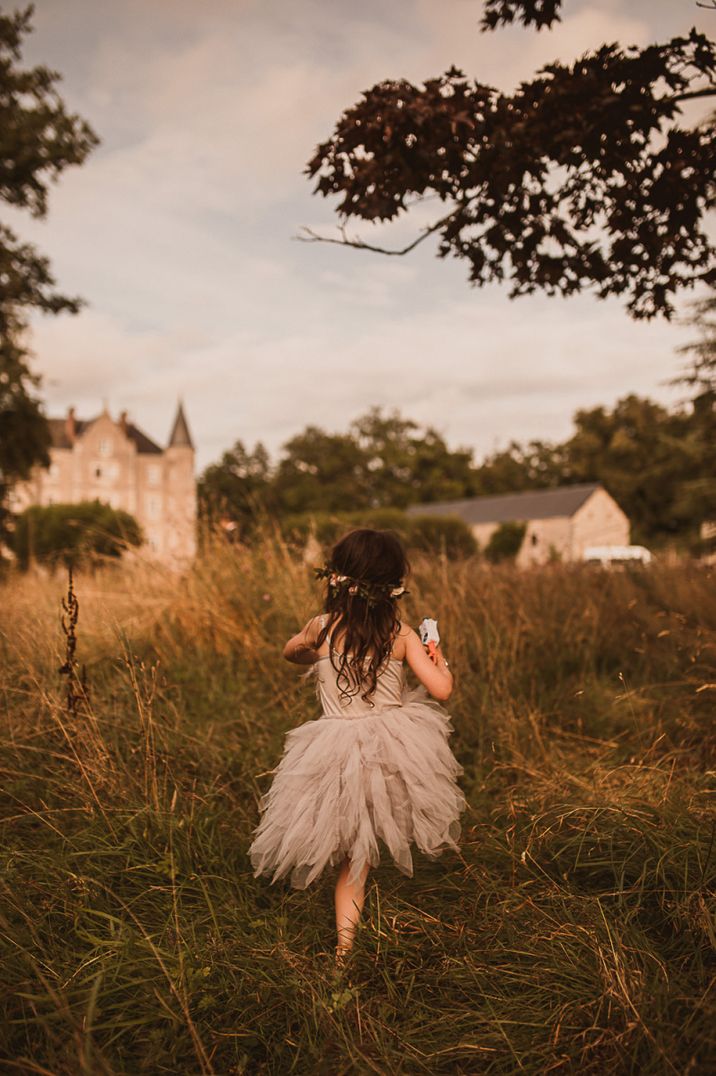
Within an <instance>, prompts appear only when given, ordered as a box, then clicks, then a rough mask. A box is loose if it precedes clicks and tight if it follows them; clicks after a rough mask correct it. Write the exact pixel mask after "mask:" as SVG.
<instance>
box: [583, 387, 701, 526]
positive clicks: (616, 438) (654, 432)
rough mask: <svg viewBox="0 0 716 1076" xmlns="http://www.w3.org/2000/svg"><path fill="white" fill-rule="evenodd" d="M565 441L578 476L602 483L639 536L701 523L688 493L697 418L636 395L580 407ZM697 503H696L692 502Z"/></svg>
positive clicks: (696, 464)
mask: <svg viewBox="0 0 716 1076" xmlns="http://www.w3.org/2000/svg"><path fill="white" fill-rule="evenodd" d="M574 423H575V426H576V430H575V433H574V435H573V436H572V437H571V438H570V439H569V441H568V442H567V444H566V445H565V452H566V455H567V458H568V461H569V468H570V472H571V474H572V475H573V480H574V481H578V482H592V481H599V482H602V483H603V485H604V486H605V488H606V489H607V490H608V491H609V492H610V493H611V494H612V496H613V497H614V498H615V500H616V501H617V502H618V504H619V505H620V506H621V507H622V508H623V510H624V511H625V512H626V514H627V515H628V516H629V519H630V520H631V522H632V524H633V533H634V536H635V538H636V539H637V540H639V539H641V540H651V539H653V538H655V537H659V536H662V537H663V536H669V535H678V534H680V533H682V532H684V531H688V530H690V529H693V527H694V524H695V523H697V522H698V520H695V519H694V517H693V516H692V515H691V514H690V510H689V507H688V504H687V502H686V500H685V499H684V497H683V492H684V485H685V483H686V482H688V481H689V480H691V479H693V478H694V476H695V473H696V472H697V468H698V463H697V460H696V445H695V442H694V429H693V416H691V415H689V414H688V412H686V411H683V410H677V411H674V412H669V411H668V410H667V409H666V408H665V407H662V406H661V405H660V404H657V403H654V402H653V401H652V400H647V399H643V398H641V397H638V396H635V395H629V396H625V397H624V398H623V399H621V400H618V401H617V403H616V404H615V405H614V407H613V409H612V410H611V411H610V410H608V409H607V408H605V407H595V408H592V409H590V410H580V411H577V413H576V415H575V418H574ZM692 507H693V506H692Z"/></svg>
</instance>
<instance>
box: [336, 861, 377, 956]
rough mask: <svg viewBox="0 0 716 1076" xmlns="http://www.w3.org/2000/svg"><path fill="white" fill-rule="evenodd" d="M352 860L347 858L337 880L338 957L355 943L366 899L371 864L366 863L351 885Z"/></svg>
mask: <svg viewBox="0 0 716 1076" xmlns="http://www.w3.org/2000/svg"><path fill="white" fill-rule="evenodd" d="M350 866H351V863H350V860H349V859H345V860H344V861H343V863H342V864H341V869H340V872H339V874H338V879H337V881H336V930H337V932H338V945H337V946H336V957H337V958H340V957H342V956H343V955H344V954H345V953H347V952H348V950H349V949H350V948H351V946H352V945H353V939H354V936H355V930H356V925H357V923H358V920H359V919H360V914H361V912H362V910H363V902H364V900H365V880H366V878H367V877H368V871H369V870H370V865H369V864H366V866H365V868H364V870H363V872H362V874H361V877H360V878H359V879H358V881H357V882H356V883H355V884H353V885H349V883H348V872H349V870H350Z"/></svg>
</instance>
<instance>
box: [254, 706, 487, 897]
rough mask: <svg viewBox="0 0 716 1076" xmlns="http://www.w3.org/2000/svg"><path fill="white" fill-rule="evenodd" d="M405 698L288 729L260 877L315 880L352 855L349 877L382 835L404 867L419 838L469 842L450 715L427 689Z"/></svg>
mask: <svg viewBox="0 0 716 1076" xmlns="http://www.w3.org/2000/svg"><path fill="white" fill-rule="evenodd" d="M402 698H403V704H402V706H383V707H381V708H380V709H377V710H376V711H375V712H371V713H370V714H367V715H359V716H357V717H345V716H343V715H335V716H334V715H330V714H323V715H322V716H321V717H319V718H316V719H315V720H313V721H306V722H304V724H302V725H299V726H298V727H297V728H293V729H290V730H289V732H287V733H286V736H285V741H284V751H283V756H282V758H281V761H280V762H279V764H278V766H277V767H276V769H275V770H274V771H272V772H273V774H274V776H273V781H272V783H271V786H270V788H269V789H268V791H267V792H265V793H264V794H263V796H261V799H260V801H259V812H260V821H259V824H258V826H257V827H256V828H255V830H254V831H253V835H252V836H253V840H252V843H251V845H250V847H249V856H250V860H251V864H252V868H253V874H254V877H258V876H259V875H261V874H266V875H268V874H271V875H272V878H271V884H273V883H274V882H276V881H277V880H278V879H280V878H285V877H286V876H289V881H290V884H291V885H292V886H293V887H294V888H296V889H305V888H306V887H307V886H308V885H310V884H311V883H312V882H314V881H315V880H316V879H317V878H318V877H319V876H320V875H321V874H322V872H323V871H324V869H325V868H326V866H332V865H334V864H338V863H340V862H342V861H343V859H344V858H345V857H346V856H348V857H349V858H350V861H351V872H350V875H349V881H351V882H353V881H356V880H357V879H358V877H359V876H360V874H361V873H362V871H363V869H364V867H365V865H366V864H370V865H371V866H372V867H377V866H378V864H379V862H380V849H379V843H378V842H379V841H382V842H383V844H384V845H385V847H386V848H387V850H388V852H389V853H390V855H391V856H392V859H393V862H394V863H395V866H396V867H397V868H398V869H399V870H400V871H402V873H403V874H407V875H412V874H413V859H412V854H411V845H412V844H414V845H415V846H416V847H417V848H418V849H419V850H420V851H421V852H422V853H424V855H426V856H428V857H430V858H435V857H437V856H439V855H441V853H442V852H443V851H444V850H445V849H446V848H452V849H454V850H456V851H459V847H460V846H459V844H458V841H459V839H460V835H461V824H460V814H461V813H462V811H464V810H465V808H466V807H467V801H466V799H465V796H464V795H463V793H462V791H461V789H460V787H459V785H458V784H457V780H456V778H457V777H458V776H459V775H460V774H461V773H463V772H464V771H463V767H462V766H461V765H460V764H459V762H458V761H457V759H456V758H455V756H454V755H453V753H452V751H451V750H450V747H449V745H448V737H449V736H450V734H451V733H452V732H454V726H453V725H452V723H451V721H450V717H449V715H448V714H447V712H446V711H445V710H444V709H443V708H442V706H441V705H440V704H439V703H438V702H436V700H435V699H433V698H431V697H430V696H429V695H428V694H427V692H426V691H425V688H423V687H417V688H412V689H409V688H405V689H404V691H403V696H402Z"/></svg>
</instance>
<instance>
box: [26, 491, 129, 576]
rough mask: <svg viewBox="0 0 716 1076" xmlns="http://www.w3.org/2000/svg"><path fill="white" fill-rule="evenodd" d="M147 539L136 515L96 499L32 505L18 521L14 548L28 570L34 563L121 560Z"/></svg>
mask: <svg viewBox="0 0 716 1076" xmlns="http://www.w3.org/2000/svg"><path fill="white" fill-rule="evenodd" d="M143 540H144V536H143V534H142V529H141V527H140V526H139V524H138V523H137V520H136V519H135V518H134V516H132V515H130V514H129V512H124V511H123V510H121V509H118V508H112V507H111V506H110V505H108V504H102V503H101V502H100V501H98V500H96V501H82V502H80V503H79V504H48V505H39V504H33V505H30V507H29V508H26V509H25V511H24V512H21V513H20V515H19V516H18V517H17V519H16V521H15V525H14V528H13V531H12V533H11V537H10V548H11V549H12V551H13V553H14V554H15V556H16V557H17V560H18V564H19V565H20V567H21V568H23V569H24V568H27V567H28V565H29V564H30V563H31V561H33V560H35V561H37V562H38V563H41V564H48V565H50V566H54V565H56V564H60V563H63V564H77V563H79V562H81V561H83V560H91V559H93V558H96V557H119V556H120V555H121V553H122V551H123V550H124V549H126V548H127V546H130V545H132V546H137V545H140V544H141V543H142V541H143Z"/></svg>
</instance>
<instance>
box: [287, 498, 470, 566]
mask: <svg viewBox="0 0 716 1076" xmlns="http://www.w3.org/2000/svg"><path fill="white" fill-rule="evenodd" d="M280 526H281V531H282V533H283V536H284V538H285V539H286V541H288V542H289V543H290V544H291V545H295V546H304V545H305V544H306V542H307V541H308V538H309V536H310V535H311V534H313V535H315V537H316V540H317V541H318V542H319V543H320V544H321V545H322V546H324V547H326V548H327V547H329V546H331V545H332V544H333V543H334V542H336V541H337V540H338V539H339V538H340V536H341V535H342V534H344V533H345V532H346V531H347V530H349V529H350V528H351V527H375V528H376V529H377V530H393V531H395V532H396V533H397V534H398V535H399V537H400V538H401V540H402V541H403V542H404V543H405V546H406V548H407V549H408V551H410V550H411V549H413V550H419V551H420V552H421V553H428V554H431V555H436V554H439V553H443V552H444V553H445V554H446V555H447V556H448V557H450V558H451V559H456V558H459V557H466V556H471V555H473V554H474V553H476V552H477V543H476V541H475V539H474V537H473V534H472V531H471V530H470V528H469V527H468V526H467V524H466V523H463V521H462V520H461V519H457V518H455V517H452V516H416V517H411V516H408V515H406V513H405V512H402V511H400V509H397V508H367V509H363V510H359V511H355V512H301V513H300V514H297V515H292V516H286V517H284V519H282V520H281V524H280Z"/></svg>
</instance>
